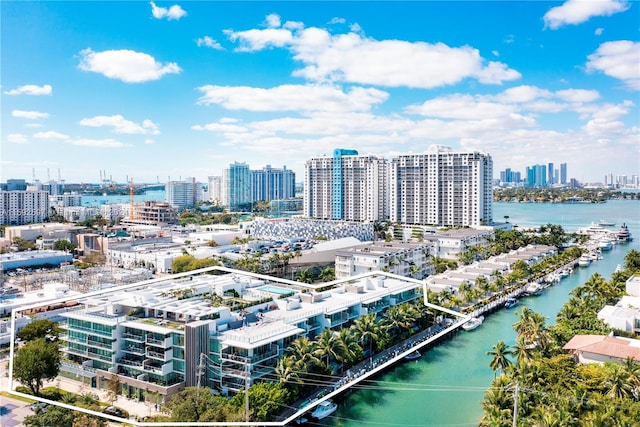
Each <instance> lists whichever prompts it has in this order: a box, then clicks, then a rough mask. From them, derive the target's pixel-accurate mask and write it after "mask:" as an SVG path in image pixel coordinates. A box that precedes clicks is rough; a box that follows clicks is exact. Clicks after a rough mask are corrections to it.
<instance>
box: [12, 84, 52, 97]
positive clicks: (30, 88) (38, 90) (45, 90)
mask: <svg viewBox="0 0 640 427" xmlns="http://www.w3.org/2000/svg"><path fill="white" fill-rule="evenodd" d="M52 93H53V88H52V87H51V85H43V86H38V85H23V86H18V87H17V88H15V89H11V90H9V91H6V92H5V95H36V96H38V95H51V94H52Z"/></svg>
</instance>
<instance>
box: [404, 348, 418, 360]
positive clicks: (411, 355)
mask: <svg viewBox="0 0 640 427" xmlns="http://www.w3.org/2000/svg"><path fill="white" fill-rule="evenodd" d="M421 356H422V353H420V352H419V351H418V350H415V351H413V352H412V353H409V354H407V355H406V356H405V357H404V360H417V359H420V357H421Z"/></svg>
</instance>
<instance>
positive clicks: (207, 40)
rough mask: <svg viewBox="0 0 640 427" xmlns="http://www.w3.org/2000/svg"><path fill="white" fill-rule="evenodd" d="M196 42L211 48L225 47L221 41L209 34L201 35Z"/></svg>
mask: <svg viewBox="0 0 640 427" xmlns="http://www.w3.org/2000/svg"><path fill="white" fill-rule="evenodd" d="M196 44H197V45H198V46H200V47H201V46H205V47H210V48H211V49H216V50H223V49H224V48H223V47H222V45H221V44H220V43H218V42H217V41H216V40H215V39H212V38H211V37H209V36H204V37H200V38H199V39H197V40H196Z"/></svg>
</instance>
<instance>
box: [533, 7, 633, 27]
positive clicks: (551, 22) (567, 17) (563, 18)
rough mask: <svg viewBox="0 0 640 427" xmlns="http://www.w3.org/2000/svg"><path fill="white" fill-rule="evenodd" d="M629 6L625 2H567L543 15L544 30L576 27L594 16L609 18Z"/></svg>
mask: <svg viewBox="0 0 640 427" xmlns="http://www.w3.org/2000/svg"><path fill="white" fill-rule="evenodd" d="M629 7H630V4H629V3H628V2H627V1H626V0H588V1H585V0H568V1H566V2H565V3H564V4H563V5H562V6H556V7H554V8H551V9H550V10H549V11H548V12H547V13H545V15H544V18H543V19H544V24H545V28H551V29H552V30H555V29H558V28H560V27H562V26H563V25H577V24H581V23H583V22H586V21H588V20H589V19H591V18H592V17H594V16H611V15H613V14H614V13H618V12H624V11H625V10H627V9H629Z"/></svg>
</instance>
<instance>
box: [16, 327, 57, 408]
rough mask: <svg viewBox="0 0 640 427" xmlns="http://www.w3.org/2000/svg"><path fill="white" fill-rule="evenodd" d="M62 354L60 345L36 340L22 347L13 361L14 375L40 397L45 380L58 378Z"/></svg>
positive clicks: (40, 339)
mask: <svg viewBox="0 0 640 427" xmlns="http://www.w3.org/2000/svg"><path fill="white" fill-rule="evenodd" d="M59 370H60V352H59V351H58V344H57V343H55V342H48V341H47V340H45V339H44V338H36V339H35V340H33V341H29V342H27V343H26V344H25V345H23V346H22V347H20V349H19V350H18V352H17V353H16V356H15V358H14V359H13V375H14V377H15V378H16V379H17V380H18V381H20V382H21V383H22V384H24V385H25V386H27V387H29V389H30V390H31V392H32V393H33V394H34V395H36V396H38V395H39V393H40V389H41V388H42V384H43V383H44V381H45V380H52V379H54V378H55V377H57V376H58V372H59Z"/></svg>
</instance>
